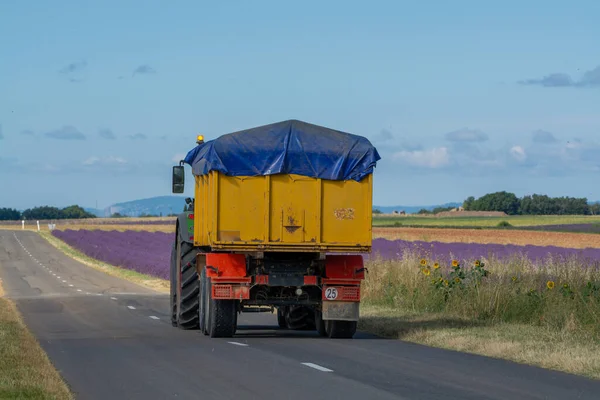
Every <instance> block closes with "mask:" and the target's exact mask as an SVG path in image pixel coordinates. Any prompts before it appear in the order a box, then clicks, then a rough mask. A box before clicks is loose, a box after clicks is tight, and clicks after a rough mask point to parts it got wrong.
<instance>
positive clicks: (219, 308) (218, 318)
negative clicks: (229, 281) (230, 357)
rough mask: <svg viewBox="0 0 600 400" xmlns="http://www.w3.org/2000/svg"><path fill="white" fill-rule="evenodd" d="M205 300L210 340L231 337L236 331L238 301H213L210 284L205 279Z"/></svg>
mask: <svg viewBox="0 0 600 400" xmlns="http://www.w3.org/2000/svg"><path fill="white" fill-rule="evenodd" d="M205 281H206V288H207V291H206V296H205V299H206V300H207V301H206V304H205V305H207V309H206V310H205V312H206V313H207V314H208V326H207V330H208V334H209V335H210V337H211V338H215V337H232V336H233V335H234V334H235V331H236V329H237V305H238V302H239V301H238V300H215V299H212V298H211V292H212V283H211V281H210V279H208V278H206V279H205Z"/></svg>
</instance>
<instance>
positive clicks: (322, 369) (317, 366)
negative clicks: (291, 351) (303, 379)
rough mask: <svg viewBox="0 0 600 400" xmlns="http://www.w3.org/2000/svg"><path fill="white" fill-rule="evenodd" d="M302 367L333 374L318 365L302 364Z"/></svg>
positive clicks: (330, 370)
mask: <svg viewBox="0 0 600 400" xmlns="http://www.w3.org/2000/svg"><path fill="white" fill-rule="evenodd" d="M302 365H306V366H307V367H311V368H314V369H316V370H319V371H322V372H333V370H332V369H329V368H325V367H321V366H320V365H317V364H313V363H302Z"/></svg>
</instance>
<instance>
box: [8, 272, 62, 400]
mask: <svg viewBox="0 0 600 400" xmlns="http://www.w3.org/2000/svg"><path fill="white" fill-rule="evenodd" d="M0 360H2V362H1V363H0V398H3V399H21V398H27V399H29V398H32V399H33V398H45V399H46V398H47V399H72V398H73V397H72V395H71V393H70V391H69V388H68V387H67V385H66V383H65V381H64V380H63V379H62V377H61V376H60V374H59V373H58V371H57V370H56V369H55V368H54V366H53V365H52V363H51V362H50V360H49V358H48V356H47V354H46V353H45V352H44V351H43V350H42V348H41V347H40V345H39V343H38V342H37V341H36V340H35V338H34V336H33V335H32V334H31V332H29V330H28V329H27V327H26V326H25V324H24V322H23V320H22V317H21V315H20V313H19V312H18V310H17V308H16V306H15V304H14V303H13V302H12V301H11V300H10V299H8V298H6V297H4V290H3V289H2V281H1V280H0Z"/></svg>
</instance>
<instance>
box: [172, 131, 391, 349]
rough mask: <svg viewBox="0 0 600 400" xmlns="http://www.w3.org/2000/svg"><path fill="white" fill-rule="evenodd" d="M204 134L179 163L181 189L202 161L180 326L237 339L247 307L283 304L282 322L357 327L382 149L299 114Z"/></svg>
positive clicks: (334, 330)
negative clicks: (375, 175) (214, 135)
mask: <svg viewBox="0 0 600 400" xmlns="http://www.w3.org/2000/svg"><path fill="white" fill-rule="evenodd" d="M203 139H204V138H203V137H201V136H199V137H198V141H197V144H198V145H197V146H196V147H195V148H194V149H192V150H191V151H190V152H189V153H188V154H187V156H186V157H185V160H182V162H181V165H179V166H175V167H173V192H174V193H183V191H184V182H185V179H184V178H185V173H184V166H183V164H188V165H190V166H191V167H192V173H193V175H194V199H186V202H187V203H188V205H189V207H188V208H187V209H186V211H185V212H184V213H182V214H181V215H179V216H178V218H177V226H176V233H175V240H174V242H173V249H172V257H171V267H170V271H171V322H172V324H173V325H174V326H177V327H179V328H182V329H200V330H201V331H202V332H204V333H205V334H207V335H210V336H211V337H223V336H226V337H229V336H233V335H234V334H235V332H236V326H237V314H238V313H239V312H263V311H271V312H272V311H273V310H274V309H275V308H277V317H278V318H277V320H278V324H279V326H280V327H281V328H282V329H307V328H308V329H314V330H316V331H317V332H318V333H319V334H320V335H322V336H328V337H331V338H350V337H352V336H353V335H354V333H355V331H356V326H357V321H358V318H359V303H360V285H361V282H362V280H363V279H364V277H365V275H364V273H365V268H364V265H363V258H362V255H361V253H368V252H370V251H371V241H372V238H371V236H372V229H371V226H372V197H373V174H372V173H373V170H374V167H375V165H376V162H377V161H378V160H379V159H380V156H379V154H378V153H377V150H376V149H375V148H374V147H373V146H372V145H371V143H370V142H369V141H368V140H367V139H366V138H364V137H361V136H357V135H352V134H349V133H345V132H341V131H337V130H333V129H329V128H324V127H321V126H317V125H313V124H308V123H305V122H301V121H297V120H290V121H283V122H279V123H275V124H271V125H266V126H261V127H257V128H252V129H248V130H244V131H239V132H234V133H230V134H227V135H223V136H221V137H219V138H217V139H215V140H212V141H208V142H204V140H203Z"/></svg>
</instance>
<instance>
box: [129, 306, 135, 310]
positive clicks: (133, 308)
mask: <svg viewBox="0 0 600 400" xmlns="http://www.w3.org/2000/svg"><path fill="white" fill-rule="evenodd" d="M127 308H129V309H130V310H135V307H134V306H127Z"/></svg>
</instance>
